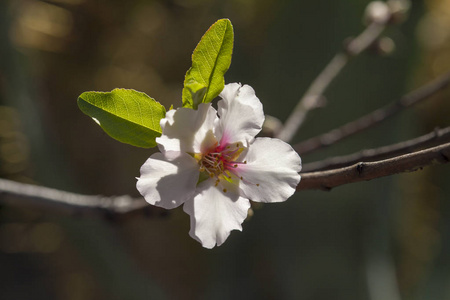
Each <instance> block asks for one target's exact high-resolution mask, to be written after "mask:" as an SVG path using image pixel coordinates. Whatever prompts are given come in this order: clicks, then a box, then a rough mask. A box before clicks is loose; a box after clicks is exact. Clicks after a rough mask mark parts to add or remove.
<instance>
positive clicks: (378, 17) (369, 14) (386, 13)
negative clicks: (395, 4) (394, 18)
mask: <svg viewBox="0 0 450 300" xmlns="http://www.w3.org/2000/svg"><path fill="white" fill-rule="evenodd" d="M390 18H391V10H390V9H389V6H388V5H387V4H386V3H385V2H383V1H372V2H370V3H369V4H368V5H367V7H366V11H365V13H364V22H365V23H366V24H371V23H378V24H384V23H387V22H388V21H389V19H390Z"/></svg>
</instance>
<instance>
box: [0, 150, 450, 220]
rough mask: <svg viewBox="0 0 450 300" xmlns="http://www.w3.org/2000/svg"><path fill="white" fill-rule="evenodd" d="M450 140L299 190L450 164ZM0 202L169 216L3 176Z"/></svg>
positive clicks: (136, 203) (324, 177)
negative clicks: (15, 180) (449, 141)
mask: <svg viewBox="0 0 450 300" xmlns="http://www.w3.org/2000/svg"><path fill="white" fill-rule="evenodd" d="M449 159H450V143H447V144H443V145H440V146H436V147H432V148H428V149H426V150H421V151H417V152H414V153H411V154H405V155H401V156H397V157H394V158H390V159H386V160H380V161H376V162H360V163H357V164H354V165H352V166H349V167H345V168H340V169H334V170H329V171H319V172H309V173H302V174H301V175H302V179H301V181H300V184H299V185H298V187H297V190H298V191H299V190H308V189H309V190H310V189H321V190H330V189H332V188H334V187H337V186H340V185H344V184H348V183H353V182H359V181H364V180H371V179H375V178H379V177H383V176H388V175H392V174H397V173H403V172H411V171H415V170H418V169H421V168H423V167H425V166H429V165H433V164H444V163H448V162H449ZM0 202H2V203H5V204H7V205H10V206H17V207H33V208H36V207H38V208H42V209H45V210H49V211H54V212H58V213H65V214H69V215H74V216H89V215H93V216H99V215H100V216H102V215H103V216H106V217H118V216H120V217H124V216H129V215H131V214H132V213H139V212H143V211H144V212H147V213H148V214H153V215H154V214H155V213H156V214H157V215H160V216H164V215H166V211H165V210H163V209H161V208H158V207H155V206H151V205H148V204H147V203H146V202H145V201H144V200H143V199H142V198H132V197H130V196H126V195H125V196H113V197H104V196H85V195H79V194H75V193H69V192H65V191H59V190H55V189H51V188H46V187H40V186H35V185H31V184H25V183H19V182H14V181H11V180H7V179H0Z"/></svg>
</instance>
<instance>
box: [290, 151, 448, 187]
mask: <svg viewBox="0 0 450 300" xmlns="http://www.w3.org/2000/svg"><path fill="white" fill-rule="evenodd" d="M449 161H450V143H447V144H443V145H440V146H436V147H432V148H428V149H426V150H421V151H417V152H414V153H411V154H405V155H401V156H397V157H393V158H389V159H386V160H380V161H375V162H360V163H357V164H354V165H352V166H349V167H345V168H340V169H334V170H328V171H319V172H310V173H303V174H301V175H302V179H301V181H300V184H299V185H298V186H297V190H298V191H299V190H311V189H321V190H327V191H329V190H331V189H332V188H334V187H337V186H340V185H344V184H348V183H354V182H359V181H367V180H371V179H375V178H379V177H384V176H388V175H393V174H398V173H404V172H412V171H417V170H419V169H422V168H423V167H425V166H429V165H434V164H445V163H448V162H449Z"/></svg>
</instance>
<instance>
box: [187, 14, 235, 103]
mask: <svg viewBox="0 0 450 300" xmlns="http://www.w3.org/2000/svg"><path fill="white" fill-rule="evenodd" d="M233 38H234V37H233V26H232V25H231V22H230V20H228V19H221V20H219V21H217V22H216V23H214V24H213V25H212V26H211V27H210V28H209V29H208V31H207V32H206V33H205V35H203V37H202V39H201V40H200V42H199V43H198V45H197V47H196V48H195V50H194V53H193V54H192V67H191V68H190V69H189V70H188V71H187V73H186V77H185V80H184V88H183V107H189V108H194V109H196V108H197V106H198V105H199V104H200V103H208V102H211V101H212V100H213V99H214V98H215V97H217V96H218V95H219V93H220V92H221V91H222V90H223V87H224V85H225V80H224V78H223V77H224V75H225V73H226V71H227V70H228V68H229V67H230V63H231V55H232V52H233Z"/></svg>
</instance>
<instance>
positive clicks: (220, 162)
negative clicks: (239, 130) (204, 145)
mask: <svg viewBox="0 0 450 300" xmlns="http://www.w3.org/2000/svg"><path fill="white" fill-rule="evenodd" d="M242 151H244V147H243V146H242V145H241V144H239V143H237V144H231V145H230V144H229V145H226V146H225V147H223V146H220V145H219V146H216V147H214V148H213V149H212V150H211V151H209V152H207V153H206V154H203V155H202V157H201V159H200V161H199V164H200V172H206V173H207V174H208V175H209V177H211V178H214V177H216V178H217V180H216V186H217V185H218V184H219V182H220V179H225V180H227V181H229V182H231V180H232V178H231V174H235V175H236V176H237V174H236V173H235V172H236V169H237V168H238V167H239V165H242V164H246V163H247V162H246V161H244V162H238V161H237V159H238V158H239V156H240V155H241V153H242ZM238 178H239V176H238Z"/></svg>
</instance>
